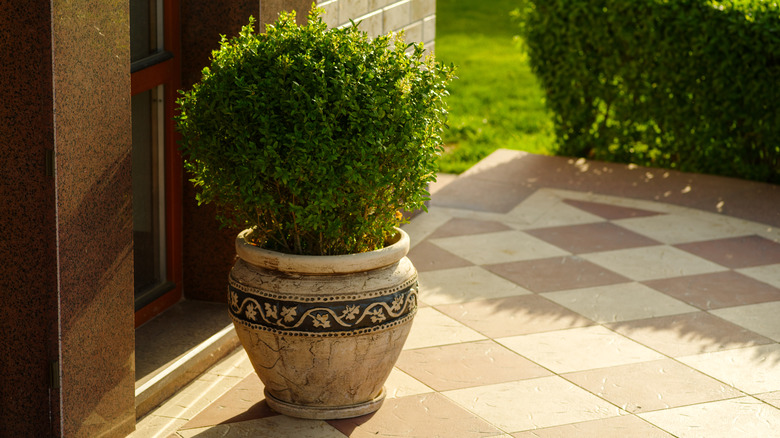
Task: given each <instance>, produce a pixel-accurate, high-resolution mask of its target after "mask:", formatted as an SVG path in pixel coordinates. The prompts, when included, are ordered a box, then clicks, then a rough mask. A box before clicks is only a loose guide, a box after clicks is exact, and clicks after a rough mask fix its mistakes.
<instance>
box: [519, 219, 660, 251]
mask: <svg viewBox="0 0 780 438" xmlns="http://www.w3.org/2000/svg"><path fill="white" fill-rule="evenodd" d="M526 233H528V234H530V235H532V236H534V237H537V238H539V239H542V240H544V241H545V242H547V243H551V244H553V245H555V246H557V247H559V248H563V249H565V250H566V251H569V252H571V253H573V254H583V253H589V252H598V251H612V250H616V249H627V248H636V247H639V246H652V245H659V244H660V243H659V242H658V241H656V240H653V239H650V238H648V237H645V236H642V235H640V234H637V233H634V232H633V231H629V230H627V229H625V228H623V227H620V226H617V225H615V224H612V223H609V222H598V223H593V224H584V225H571V226H565V227H553V228H540V229H535V230H526Z"/></svg>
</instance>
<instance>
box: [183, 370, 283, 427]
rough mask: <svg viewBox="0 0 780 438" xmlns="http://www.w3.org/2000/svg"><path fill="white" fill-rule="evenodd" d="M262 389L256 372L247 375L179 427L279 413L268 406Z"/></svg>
mask: <svg viewBox="0 0 780 438" xmlns="http://www.w3.org/2000/svg"><path fill="white" fill-rule="evenodd" d="M263 389H264V386H263V383H262V382H261V381H260V378H259V377H258V376H257V374H253V375H250V376H247V377H246V378H245V379H244V380H242V381H241V382H239V383H238V384H236V385H235V386H234V387H232V388H230V390H229V391H228V392H226V393H225V394H224V395H222V396H221V397H220V398H218V399H217V400H216V401H215V402H214V403H211V404H210V405H209V406H208V407H207V408H205V409H203V410H202V411H200V412H199V413H198V414H197V415H196V416H195V417H193V418H192V419H191V420H190V421H188V422H187V424H185V425H183V426H182V427H180V428H179V429H196V428H202V427H208V426H214V425H217V424H222V423H238V422H240V421H249V420H257V419H260V418H265V417H272V416H275V415H279V414H277V413H276V412H274V411H273V410H271V408H270V407H268V403H267V402H266V401H265V395H264V394H263Z"/></svg>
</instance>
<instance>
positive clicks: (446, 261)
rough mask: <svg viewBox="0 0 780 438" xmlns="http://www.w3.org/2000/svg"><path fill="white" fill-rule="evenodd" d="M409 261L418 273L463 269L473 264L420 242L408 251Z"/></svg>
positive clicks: (432, 245) (427, 243)
mask: <svg viewBox="0 0 780 438" xmlns="http://www.w3.org/2000/svg"><path fill="white" fill-rule="evenodd" d="M409 260H411V261H412V263H413V264H414V267H415V268H417V271H419V272H427V271H435V270H439V269H452V268H464V267H467V266H473V265H474V264H473V263H471V262H470V261H468V260H465V259H462V258H460V257H458V256H456V255H455V254H453V253H451V252H449V251H447V250H444V249H441V248H440V247H438V246H436V245H434V244H432V243H430V242H427V241H426V242H422V243H420V244H419V245H417V246H415V247H414V248H412V249H411V251H409Z"/></svg>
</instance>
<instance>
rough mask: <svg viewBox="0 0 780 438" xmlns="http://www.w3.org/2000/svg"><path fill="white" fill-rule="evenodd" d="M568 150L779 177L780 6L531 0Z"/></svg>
mask: <svg viewBox="0 0 780 438" xmlns="http://www.w3.org/2000/svg"><path fill="white" fill-rule="evenodd" d="M516 15H517V16H518V17H519V18H520V20H519V22H520V36H521V38H522V42H523V43H524V45H525V49H526V50H527V51H528V54H529V56H530V63H531V66H532V68H533V70H534V72H535V73H536V74H537V76H538V77H539V79H540V82H541V83H542V86H543V88H544V89H545V91H546V95H547V103H548V106H549V108H550V109H551V111H552V112H553V113H554V124H555V130H556V137H557V143H558V144H557V148H558V153H560V154H563V155H572V156H585V157H593V158H597V159H605V160H612V161H622V162H627V161H631V162H635V163H637V164H643V165H651V166H660V167H669V168H678V169H680V170H684V171H695V172H704V173H715V174H721V175H729V176H739V177H743V178H748V179H755V180H763V181H773V182H780V86H779V84H778V82H779V80H780V3H777V2H768V1H761V0H742V1H736V0H734V1H729V0H723V1H715V0H636V1H627V0H524V1H523V5H522V7H521V8H520V9H519V10H518V11H516Z"/></svg>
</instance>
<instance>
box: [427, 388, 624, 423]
mask: <svg viewBox="0 0 780 438" xmlns="http://www.w3.org/2000/svg"><path fill="white" fill-rule="evenodd" d="M442 394H444V395H446V396H447V397H449V398H450V399H452V400H454V401H455V402H456V403H458V404H460V405H461V406H463V407H465V408H466V409H468V410H469V411H471V412H474V413H475V414H477V415H479V416H480V417H482V418H484V419H486V420H487V421H489V422H490V423H491V424H494V425H496V426H497V427H499V428H501V429H502V430H504V431H507V432H510V433H511V432H521V431H524V430H530V429H536V428H542V427H551V426H558V425H561V424H568V423H576V422H580V421H587V420H595V419H599V418H607V417H614V416H617V415H620V414H621V411H620V409H618V408H617V407H615V406H613V405H611V404H609V403H607V402H606V401H604V400H602V399H600V398H598V397H596V396H594V395H593V394H590V393H588V392H587V391H585V390H583V389H582V388H580V387H578V386H576V385H573V384H571V383H569V382H567V381H565V380H564V379H562V378H560V377H558V376H550V377H541V378H538V379H530V380H522V381H518V382H508V383H499V384H495V385H488V386H479V387H476V388H467V389H458V390H454V391H447V392H443V393H442Z"/></svg>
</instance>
